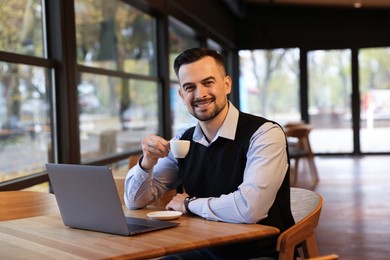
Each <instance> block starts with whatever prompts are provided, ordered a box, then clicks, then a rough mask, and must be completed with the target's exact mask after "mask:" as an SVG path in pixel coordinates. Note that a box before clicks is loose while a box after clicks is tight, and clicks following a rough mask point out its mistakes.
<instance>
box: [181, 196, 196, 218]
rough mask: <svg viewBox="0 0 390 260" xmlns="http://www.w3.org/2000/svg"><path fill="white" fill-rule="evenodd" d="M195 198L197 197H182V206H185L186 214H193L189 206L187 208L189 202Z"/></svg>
mask: <svg viewBox="0 0 390 260" xmlns="http://www.w3.org/2000/svg"><path fill="white" fill-rule="evenodd" d="M196 199H197V197H187V198H185V199H184V208H185V210H186V212H185V213H187V214H193V213H192V212H191V210H190V208H189V204H190V202H191V201H194V200H196Z"/></svg>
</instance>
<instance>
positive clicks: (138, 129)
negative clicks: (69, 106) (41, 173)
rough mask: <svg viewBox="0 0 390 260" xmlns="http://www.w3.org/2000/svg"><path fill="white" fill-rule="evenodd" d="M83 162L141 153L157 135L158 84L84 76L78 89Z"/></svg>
mask: <svg viewBox="0 0 390 260" xmlns="http://www.w3.org/2000/svg"><path fill="white" fill-rule="evenodd" d="M78 93H79V105H80V115H79V119H80V126H79V128H80V146H81V158H82V161H85V160H89V159H96V158H99V157H104V156H106V155H110V154H114V153H120V152H124V151H129V150H131V151H132V150H139V149H140V148H141V147H140V145H141V139H142V138H143V137H145V136H146V134H148V133H157V132H158V123H159V122H158V114H157V103H158V99H157V94H158V93H157V83H155V82H148V81H143V80H127V79H121V78H115V77H108V76H99V75H95V74H88V73H85V74H82V75H81V80H80V83H79V85H78Z"/></svg>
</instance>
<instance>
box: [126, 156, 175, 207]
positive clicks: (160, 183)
mask: <svg viewBox="0 0 390 260" xmlns="http://www.w3.org/2000/svg"><path fill="white" fill-rule="evenodd" d="M141 160H142V157H141V158H140V160H139V161H138V163H137V165H135V166H134V167H133V168H131V169H130V170H129V172H128V173H127V176H126V180H125V195H124V198H125V204H126V207H128V208H129V209H137V208H143V207H145V206H147V205H148V204H150V203H151V202H153V201H155V200H156V199H158V198H159V197H161V196H162V195H163V194H164V193H165V192H166V191H168V190H171V189H173V188H176V187H177V186H178V185H179V179H178V164H177V160H176V159H175V158H174V157H173V155H172V154H171V153H169V155H168V156H167V157H165V158H161V159H159V160H158V163H157V164H156V165H155V167H154V168H153V169H151V170H148V171H145V170H143V169H142V168H141V166H140V162H141Z"/></svg>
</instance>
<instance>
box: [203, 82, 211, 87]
mask: <svg viewBox="0 0 390 260" xmlns="http://www.w3.org/2000/svg"><path fill="white" fill-rule="evenodd" d="M204 85H205V86H206V87H209V86H211V85H213V82H212V81H206V82H205V83H204Z"/></svg>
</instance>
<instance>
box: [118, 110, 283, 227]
mask: <svg viewBox="0 0 390 260" xmlns="http://www.w3.org/2000/svg"><path fill="white" fill-rule="evenodd" d="M238 116H239V111H238V110H237V108H235V107H234V106H233V104H231V103H230V104H229V111H228V114H227V116H226V119H225V121H224V122H223V124H222V125H221V127H220V129H219V130H218V132H217V135H216V136H215V138H214V140H212V141H211V142H210V143H209V142H208V141H207V139H206V138H205V136H204V135H203V133H202V130H201V129H200V125H199V124H197V125H196V127H195V131H194V135H193V141H194V142H197V143H199V144H202V145H204V146H209V145H210V144H211V143H212V142H214V141H215V140H216V139H217V138H218V137H224V138H227V139H231V140H234V137H235V133H236V129H237V123H238ZM183 133H184V132H181V133H179V134H178V135H176V137H175V138H174V139H180V137H181V135H182V134H183ZM287 161H288V160H287V153H286V140H285V135H284V133H283V130H282V129H281V128H280V127H279V126H278V125H277V124H274V123H271V122H267V123H265V124H263V125H262V126H261V127H260V128H259V129H258V130H257V131H256V132H255V133H254V134H253V136H252V137H251V140H250V145H249V149H248V152H247V162H246V167H245V171H244V178H243V182H242V183H241V184H240V185H239V186H238V188H237V190H236V191H234V192H232V193H229V194H223V195H221V196H220V197H210V198H198V199H197V200H194V201H191V203H189V209H190V210H191V212H192V213H194V214H196V215H199V216H201V217H203V218H206V219H208V220H214V221H224V222H232V223H257V222H258V221H260V220H262V219H264V218H266V217H267V214H268V210H269V209H270V207H271V206H272V204H273V202H274V200H275V197H276V194H277V192H278V190H279V188H280V186H281V184H282V182H283V179H284V177H285V174H286V172H287V168H288V162H287ZM179 184H180V180H179V174H178V162H177V160H176V158H174V156H173V155H172V153H169V155H168V156H167V157H165V158H161V159H159V161H158V163H157V164H156V165H155V166H154V168H153V169H151V170H148V171H145V170H143V169H142V168H141V167H140V165H139V163H138V164H137V165H136V166H134V167H133V168H132V169H130V170H129V172H128V174H127V177H126V181H125V203H126V206H127V207H128V208H130V209H135V208H142V207H145V206H146V205H147V204H149V203H151V202H152V201H154V200H155V199H157V198H159V197H160V196H161V195H162V194H163V193H164V192H166V191H168V190H170V189H172V188H176V187H177V186H178V185H179Z"/></svg>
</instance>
